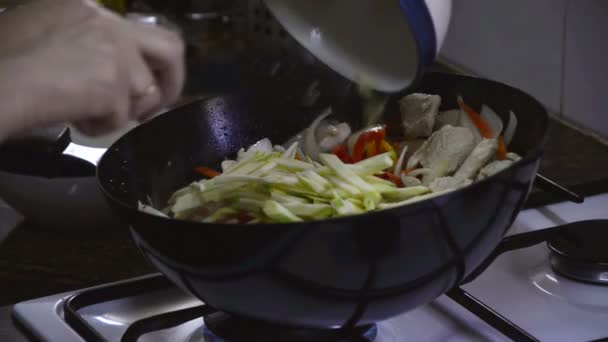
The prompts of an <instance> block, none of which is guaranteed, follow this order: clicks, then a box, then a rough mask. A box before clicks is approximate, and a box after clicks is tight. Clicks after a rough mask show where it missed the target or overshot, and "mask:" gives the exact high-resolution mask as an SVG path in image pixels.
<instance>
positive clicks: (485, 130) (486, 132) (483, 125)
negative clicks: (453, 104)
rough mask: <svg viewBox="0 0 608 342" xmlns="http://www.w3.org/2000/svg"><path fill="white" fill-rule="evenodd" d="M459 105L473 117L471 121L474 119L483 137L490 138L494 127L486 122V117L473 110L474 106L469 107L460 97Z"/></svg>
mask: <svg viewBox="0 0 608 342" xmlns="http://www.w3.org/2000/svg"><path fill="white" fill-rule="evenodd" d="M458 106H460V109H462V110H464V111H465V112H466V113H467V114H468V115H469V118H471V121H473V123H474V124H475V126H477V128H478V129H479V133H481V136H482V137H484V138H488V139H491V138H492V135H493V134H492V128H491V127H490V125H488V123H487V122H485V120H484V119H482V118H481V115H479V113H477V112H476V111H475V110H473V108H471V107H469V106H468V105H467V104H466V103H464V101H463V100H462V99H461V98H460V97H459V98H458Z"/></svg>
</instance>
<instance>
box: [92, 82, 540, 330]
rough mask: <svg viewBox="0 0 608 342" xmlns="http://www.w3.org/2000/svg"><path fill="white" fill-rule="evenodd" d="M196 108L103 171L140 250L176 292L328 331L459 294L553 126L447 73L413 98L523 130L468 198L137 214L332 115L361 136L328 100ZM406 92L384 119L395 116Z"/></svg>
mask: <svg viewBox="0 0 608 342" xmlns="http://www.w3.org/2000/svg"><path fill="white" fill-rule="evenodd" d="M245 88H247V91H233V92H231V95H226V96H218V97H214V98H211V99H207V100H202V101H197V102H194V103H191V104H188V105H185V106H183V107H180V108H178V109H175V110H173V111H171V112H168V113H166V114H163V115H161V116H159V117H157V118H155V119H153V120H151V121H150V122H148V123H146V124H143V125H141V126H139V127H137V128H135V129H134V130H132V131H130V132H129V133H127V134H126V135H125V136H123V137H122V138H120V139H119V140H118V141H117V142H116V143H115V144H114V145H112V146H111V147H110V148H109V149H108V151H107V152H106V153H105V154H104V156H103V157H102V159H101V160H100V162H99V164H98V173H97V177H98V180H99V184H100V186H101V189H102V192H103V193H104V195H105V197H106V199H107V201H108V203H109V204H110V206H111V207H112V208H113V210H115V211H116V212H117V213H118V214H119V215H120V217H121V218H122V219H123V220H124V221H125V222H128V223H129V224H130V225H131V233H132V237H133V240H134V242H135V243H136V245H137V246H138V247H139V249H140V250H141V251H142V252H143V254H144V255H145V256H146V258H148V259H149V260H150V262H151V263H152V264H154V265H155V266H156V267H157V268H158V269H159V270H160V271H161V272H162V273H163V274H165V275H166V276H167V278H169V279H170V280H171V281H173V282H174V283H175V284H177V285H178V286H179V287H180V288H182V289H183V290H185V291H188V292H190V293H192V294H193V295H195V296H197V297H198V298H200V299H201V300H202V301H204V302H206V303H207V304H208V305H210V306H212V307H214V308H216V309H218V310H221V311H224V312H226V313H228V314H230V315H233V316H238V317H243V318H247V319H255V320H258V321H264V322H269V323H273V324H280V325H287V326H297V327H315V328H331V327H339V326H344V325H351V326H357V325H362V324H368V323H373V322H377V321H380V320H384V319H387V318H389V317H392V316H395V315H398V314H400V313H402V312H405V311H407V310H410V309H413V308H416V307H417V306H420V305H422V304H425V303H428V302H430V301H432V300H433V299H435V298H436V297H438V296H439V295H441V294H443V293H445V292H446V291H448V290H450V289H452V288H453V287H455V286H457V285H459V284H460V283H461V282H462V280H463V279H464V278H465V277H466V276H467V275H469V274H471V273H472V272H474V271H475V270H476V268H477V267H478V266H479V265H480V264H482V262H483V261H484V260H485V259H486V258H487V257H488V256H489V255H490V254H491V252H492V251H493V250H494V249H495V247H496V246H497V245H498V244H499V242H500V241H501V239H502V238H503V235H504V234H505V232H506V230H507V229H508V228H509V226H510V225H511V223H512V222H513V220H514V218H515V217H516V215H517V214H518V212H519V211H520V210H521V209H522V206H523V204H524V202H525V200H526V198H527V196H528V194H529V192H530V189H531V186H532V183H533V181H534V178H535V175H536V172H537V169H538V166H539V162H540V158H541V155H542V145H543V143H544V141H545V137H546V133H547V127H548V116H547V114H546V111H545V109H544V108H543V106H542V105H541V104H539V103H538V102H537V101H536V100H535V99H534V98H532V97H530V96H529V95H527V94H525V93H523V92H521V91H519V90H517V89H514V88H511V87H509V86H506V85H504V84H500V83H497V82H493V81H489V80H484V79H479V78H473V77H466V76H458V75H450V74H441V73H429V74H427V75H425V76H424V77H423V78H422V80H421V82H420V83H419V84H418V85H417V87H416V88H415V89H411V91H419V92H426V93H432V94H439V95H441V97H442V98H443V104H442V110H446V109H453V108H457V104H456V98H457V95H462V96H463V97H464V98H465V99H466V101H467V102H469V103H471V105H473V106H474V107H478V108H479V107H480V106H481V104H483V103H485V104H487V105H489V106H490V107H492V108H493V109H495V111H496V112H497V114H498V115H499V116H501V118H502V119H503V120H504V121H505V122H506V120H507V117H508V113H509V111H510V110H513V112H514V113H515V114H516V115H517V118H518V121H519V125H518V129H517V132H516V134H515V137H514V140H513V143H512V145H511V147H510V149H511V150H513V151H515V152H517V153H519V154H520V155H522V156H523V159H522V160H520V161H519V162H517V163H515V164H514V165H513V166H512V167H510V168H508V169H506V170H504V171H502V172H500V173H498V174H496V175H494V176H492V177H489V178H487V179H485V180H483V181H480V182H477V183H475V184H473V185H472V186H469V187H466V188H463V189H460V190H458V191H454V192H451V193H448V194H444V195H442V196H439V197H435V198H432V199H429V200H425V201H421V202H417V203H414V204H410V205H407V206H403V207H399V208H395V209H391V210H385V211H378V212H372V213H368V214H364V215H358V216H352V217H343V218H337V219H329V220H322V221H313V222H304V223H294V224H257V225H247V226H244V225H224V224H204V223H196V222H186V221H179V220H172V219H167V218H162V217H158V216H153V215H149V214H146V213H143V212H140V211H138V210H137V202H138V201H142V202H144V203H148V204H151V205H153V206H155V207H157V208H161V207H163V206H164V204H165V203H166V201H167V199H168V198H169V196H170V195H171V193H172V192H174V191H175V190H176V189H178V188H181V187H183V186H184V185H186V184H188V183H190V182H192V181H194V180H196V179H197V176H196V174H195V172H194V168H195V167H196V166H200V165H204V166H210V167H219V164H220V162H221V161H222V160H223V159H224V158H227V157H232V156H233V155H234V154H235V153H236V151H237V150H238V149H239V148H241V147H243V146H247V145H249V144H251V143H254V142H255V141H257V140H259V139H261V138H263V137H268V138H270V139H271V140H272V141H273V142H274V143H282V142H283V141H286V140H287V139H288V138H290V137H291V136H292V135H294V134H295V133H297V132H299V131H300V130H302V129H303V128H305V127H306V126H308V125H309V124H310V122H311V121H312V120H313V119H314V117H315V116H316V115H317V114H318V112H319V110H321V109H322V108H323V107H324V106H326V105H332V106H333V107H334V111H335V112H336V116H337V117H338V118H340V119H342V120H350V123H351V124H353V125H354V126H356V125H357V124H358V120H356V119H355V118H357V117H358V116H357V115H355V114H353V113H356V112H355V110H357V109H358V108H360V101H361V100H360V98H358V96H357V93H356V92H355V91H354V90H352V89H351V91H350V92H349V93H347V94H346V96H340V97H327V98H325V99H324V100H323V101H320V102H319V104H318V106H317V107H304V106H301V105H300V104H299V103H298V101H295V100H294V101H291V100H286V99H284V98H281V97H277V96H276V94H277V93H279V92H280V89H270V88H266V87H262V86H260V87H255V86H248V87H245ZM403 95H404V94H396V95H395V96H394V97H393V98H392V99H391V101H389V104H388V106H387V108H386V114H385V115H386V120H387V122H389V123H392V122H394V121H395V119H396V118H398V107H397V104H396V101H397V99H399V98H400V97H401V96H403Z"/></svg>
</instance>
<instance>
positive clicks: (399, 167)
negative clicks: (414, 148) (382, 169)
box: [395, 145, 408, 176]
mask: <svg viewBox="0 0 608 342" xmlns="http://www.w3.org/2000/svg"><path fill="white" fill-rule="evenodd" d="M407 150H408V145H403V148H402V149H401V154H399V159H398V160H397V165H395V174H396V175H397V176H399V175H400V174H401V170H403V162H404V161H405V155H406V154H407Z"/></svg>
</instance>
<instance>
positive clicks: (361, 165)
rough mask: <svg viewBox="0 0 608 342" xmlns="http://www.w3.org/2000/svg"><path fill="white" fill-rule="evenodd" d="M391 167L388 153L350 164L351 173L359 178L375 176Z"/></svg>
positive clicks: (391, 162) (391, 160)
mask: <svg viewBox="0 0 608 342" xmlns="http://www.w3.org/2000/svg"><path fill="white" fill-rule="evenodd" d="M392 166H393V159H391V154H390V153H388V152H387V153H383V154H379V155H377V156H373V157H371V158H368V159H364V160H362V161H360V162H358V163H356V164H352V169H353V171H354V172H355V173H356V174H358V175H360V176H368V175H375V174H377V173H381V172H382V171H384V170H386V169H388V168H390V167H392Z"/></svg>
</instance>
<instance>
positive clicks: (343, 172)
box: [319, 153, 382, 202]
mask: <svg viewBox="0 0 608 342" xmlns="http://www.w3.org/2000/svg"><path fill="white" fill-rule="evenodd" d="M319 159H321V161H322V162H323V163H324V164H325V165H327V166H328V167H330V168H331V169H332V170H334V171H335V172H336V174H337V175H338V176H339V177H340V178H342V180H344V181H346V182H348V183H350V184H352V185H354V186H356V187H357V188H359V189H360V190H361V191H362V192H363V193H364V194H365V195H368V196H370V197H371V198H372V199H373V200H374V201H377V202H379V201H380V200H381V199H382V197H381V196H380V193H378V191H376V189H374V187H373V186H371V185H370V184H368V183H366V182H365V181H364V180H363V179H362V178H361V177H359V176H358V175H357V174H356V173H355V172H353V171H352V170H351V169H349V168H348V167H346V165H345V164H344V163H342V161H341V160H340V158H338V157H337V156H336V155H333V154H325V153H321V154H319Z"/></svg>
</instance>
